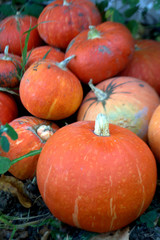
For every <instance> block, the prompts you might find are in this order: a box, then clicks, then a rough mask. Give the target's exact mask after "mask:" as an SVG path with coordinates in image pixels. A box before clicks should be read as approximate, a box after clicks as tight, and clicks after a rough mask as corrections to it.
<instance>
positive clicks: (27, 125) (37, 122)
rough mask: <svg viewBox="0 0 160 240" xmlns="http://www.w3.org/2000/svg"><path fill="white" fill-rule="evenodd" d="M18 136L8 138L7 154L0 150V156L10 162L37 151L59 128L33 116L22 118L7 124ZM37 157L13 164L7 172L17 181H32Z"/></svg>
mask: <svg viewBox="0 0 160 240" xmlns="http://www.w3.org/2000/svg"><path fill="white" fill-rule="evenodd" d="M9 125H10V126H11V127H12V128H14V130H15V131H16V132H17V134H18V139H17V140H12V139H11V138H8V141H9V143H10V148H9V151H8V152H4V151H3V150H2V149H0V155H1V156H3V157H7V158H9V159H10V160H11V161H12V160H14V159H16V158H19V157H21V156H23V155H25V154H27V153H29V152H30V151H33V150H39V149H40V148H42V147H43V146H44V144H45V143H46V141H47V140H48V139H49V137H50V136H51V135H53V134H54V133H55V131H56V130H57V129H58V128H59V127H58V126H57V125H56V124H55V123H53V122H50V121H45V120H42V119H38V118H36V117H33V116H23V117H19V118H16V119H14V120H13V121H11V122H10V123H9ZM38 156H39V155H34V156H30V157H27V158H24V159H23V160H21V161H19V162H17V163H15V164H13V165H12V166H11V167H10V169H9V172H10V173H12V175H14V176H15V177H16V178H18V179H22V180H24V179H28V178H30V179H32V178H33V176H34V175H35V171H36V166H37V161H38Z"/></svg>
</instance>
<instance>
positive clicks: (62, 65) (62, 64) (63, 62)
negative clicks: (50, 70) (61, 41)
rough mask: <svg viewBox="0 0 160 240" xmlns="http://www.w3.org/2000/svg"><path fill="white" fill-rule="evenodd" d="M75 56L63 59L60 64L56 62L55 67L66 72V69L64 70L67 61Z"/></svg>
mask: <svg viewBox="0 0 160 240" xmlns="http://www.w3.org/2000/svg"><path fill="white" fill-rule="evenodd" d="M75 56H76V55H72V56H70V57H68V58H66V59H64V60H63V61H62V62H56V65H57V66H58V67H60V68H61V69H63V70H66V69H67V68H66V66H67V64H68V63H69V61H70V60H71V59H72V58H74V57H75Z"/></svg>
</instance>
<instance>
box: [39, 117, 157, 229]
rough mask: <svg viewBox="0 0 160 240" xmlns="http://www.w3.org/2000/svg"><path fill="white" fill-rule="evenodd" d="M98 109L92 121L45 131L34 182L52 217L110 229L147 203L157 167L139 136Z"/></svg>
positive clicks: (84, 226) (124, 222)
mask: <svg viewBox="0 0 160 240" xmlns="http://www.w3.org/2000/svg"><path fill="white" fill-rule="evenodd" d="M101 115H103V114H100V115H98V117H97V119H96V123H95V122H94V121H79V122H74V123H72V124H69V125H66V126H64V127H62V128H60V129H59V130H58V131H57V132H56V133H55V134H54V135H53V136H51V137H50V139H49V140H48V141H47V143H46V144H45V146H44V147H43V149H42V152H41V153H40V156H39V159H38V164H37V183H38V187H39V190H40V193H41V196H42V198H43V200H44V202H45V204H46V205H47V207H48V208H49V209H50V211H51V213H52V214H53V215H54V216H55V217H56V218H58V219H59V220H61V221H62V222H65V223H67V224H69V225H72V226H76V227H78V228H82V229H84V230H87V231H93V232H110V231H114V230H117V229H120V228H122V227H124V226H126V225H128V224H129V223H131V222H132V221H134V220H135V219H137V218H138V217H139V216H140V215H141V214H142V213H143V212H144V211H145V210H146V209H147V208H148V206H149V205H150V203H151V201H152V199H153V196H154V194H155V189H156V181H157V168H156V162H155V158H154V156H153V154H152V152H151V150H150V148H149V147H148V145H147V144H146V143H145V142H144V141H142V140H141V139H140V138H139V137H138V136H137V135H136V134H134V133H133V132H131V131H129V130H128V129H125V128H122V127H120V126H116V125H113V124H109V127H108V123H107V121H106V118H105V115H103V117H102V116H101ZM97 121H98V122H97ZM94 126H95V127H94Z"/></svg>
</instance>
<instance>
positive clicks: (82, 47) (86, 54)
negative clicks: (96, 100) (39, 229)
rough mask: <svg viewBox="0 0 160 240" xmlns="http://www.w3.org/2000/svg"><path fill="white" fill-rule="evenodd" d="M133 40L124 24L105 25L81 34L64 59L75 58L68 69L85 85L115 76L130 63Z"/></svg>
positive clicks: (107, 23) (91, 27)
mask: <svg viewBox="0 0 160 240" xmlns="http://www.w3.org/2000/svg"><path fill="white" fill-rule="evenodd" d="M133 51H134V41H133V38H132V35H131V33H130V32H129V30H128V29H127V27H125V26H124V25H123V24H121V23H117V22H104V23H102V24H99V25H98V26H96V27H93V26H90V29H88V30H85V31H83V32H81V33H79V34H78V35H77V36H76V37H75V38H74V39H73V40H72V41H71V42H70V44H69V45H68V47H67V49H66V53H65V58H68V57H69V56H71V55H75V56H76V57H75V58H73V59H72V60H71V61H70V62H69V64H68V67H69V68H70V69H71V71H72V72H73V73H74V74H75V75H76V76H77V77H78V78H79V79H80V80H81V81H82V82H84V83H88V82H89V80H90V78H92V79H93V83H98V82H101V81H102V80H104V79H106V78H109V77H112V76H114V75H116V74H118V73H119V72H120V71H122V70H123V69H124V68H125V67H126V65H127V63H128V62H129V61H130V60H131V58H132V54H133Z"/></svg>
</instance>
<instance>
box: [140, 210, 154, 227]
mask: <svg viewBox="0 0 160 240" xmlns="http://www.w3.org/2000/svg"><path fill="white" fill-rule="evenodd" d="M157 217H158V213H157V211H156V210H152V211H149V212H147V213H145V214H143V215H141V216H140V222H141V223H145V224H146V225H147V227H148V228H150V227H154V226H155V221H156V220H157Z"/></svg>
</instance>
